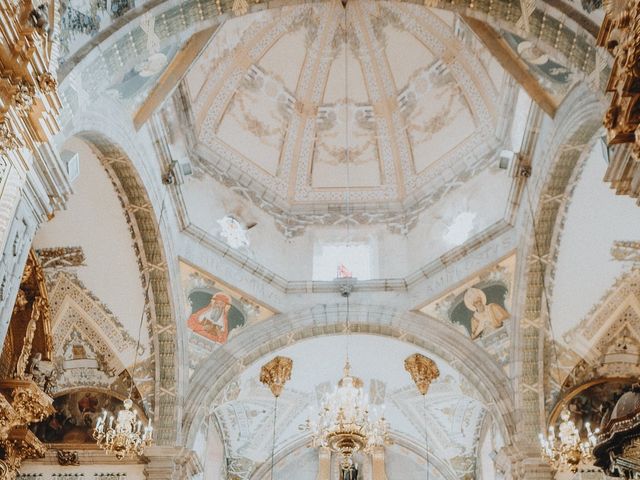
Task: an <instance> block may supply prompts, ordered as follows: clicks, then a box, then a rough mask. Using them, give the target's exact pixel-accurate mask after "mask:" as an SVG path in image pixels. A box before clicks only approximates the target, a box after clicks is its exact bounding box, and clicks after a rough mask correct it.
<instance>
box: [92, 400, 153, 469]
mask: <svg viewBox="0 0 640 480" xmlns="http://www.w3.org/2000/svg"><path fill="white" fill-rule="evenodd" d="M123 406H124V408H123V409H122V410H120V411H119V412H118V414H117V416H116V417H114V416H113V415H109V414H108V412H107V411H106V410H105V411H104V412H103V414H102V416H101V417H99V418H98V421H97V423H96V428H95V429H94V431H93V438H94V439H95V440H96V442H97V444H98V446H99V447H100V448H102V449H103V450H105V451H106V452H108V453H113V454H114V455H115V457H116V458H117V459H118V460H122V459H123V458H124V457H126V456H127V455H129V456H132V457H133V456H134V455H137V456H140V455H142V454H143V453H144V449H145V447H148V446H149V445H150V444H151V438H152V436H153V427H152V426H151V420H149V423H148V424H147V425H146V426H143V424H142V420H140V419H139V418H138V415H137V413H136V412H135V411H134V410H131V407H132V406H133V401H132V400H131V398H127V399H126V400H125V401H124V402H123ZM107 417H108V418H107Z"/></svg>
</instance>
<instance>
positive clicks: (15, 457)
mask: <svg viewBox="0 0 640 480" xmlns="http://www.w3.org/2000/svg"><path fill="white" fill-rule="evenodd" d="M0 446H1V447H2V449H3V450H4V454H5V455H4V457H5V458H4V464H5V465H0V470H2V468H6V470H7V471H6V473H5V475H4V476H0V478H2V480H12V479H14V478H15V477H16V474H17V472H18V470H19V469H20V467H21V466H22V461H23V460H24V459H27V458H42V457H44V454H45V452H46V447H45V446H44V445H43V444H42V443H41V442H40V440H38V439H37V438H36V436H35V435H34V434H33V432H31V430H29V429H27V428H26V427H20V428H14V429H13V430H12V431H11V433H10V434H9V437H8V438H6V439H5V440H2V441H0Z"/></svg>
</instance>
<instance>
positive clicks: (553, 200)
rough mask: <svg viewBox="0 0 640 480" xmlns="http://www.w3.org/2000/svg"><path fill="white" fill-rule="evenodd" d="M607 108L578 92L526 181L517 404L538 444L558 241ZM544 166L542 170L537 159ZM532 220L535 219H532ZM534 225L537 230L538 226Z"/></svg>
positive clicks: (525, 431) (527, 437) (526, 431)
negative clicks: (548, 294)
mask: <svg viewBox="0 0 640 480" xmlns="http://www.w3.org/2000/svg"><path fill="white" fill-rule="evenodd" d="M602 111H603V107H602V105H601V104H600V103H599V102H598V99H597V98H596V97H595V95H594V94H593V93H590V92H589V91H588V90H587V89H586V87H585V86H584V85H579V86H578V87H576V88H574V89H573V90H572V91H571V92H570V93H569V95H568V96H567V98H566V99H565V101H564V102H563V104H562V106H561V108H560V109H559V111H558V115H557V116H556V119H555V125H558V126H559V128H557V129H556V131H555V132H554V134H553V136H552V138H551V141H550V144H549V146H548V150H547V151H546V152H544V153H542V154H539V155H535V158H534V159H533V164H534V173H536V177H537V178H536V177H532V178H530V179H529V180H528V182H529V187H530V188H531V189H532V190H533V192H532V193H531V199H532V200H531V201H532V202H535V203H534V204H533V205H530V208H531V210H532V211H531V212H528V211H527V212H526V213H524V214H523V219H524V221H525V223H526V224H527V225H526V227H525V230H526V232H527V233H526V236H527V237H528V240H527V243H528V245H526V246H525V249H523V253H522V256H521V258H522V263H523V264H525V265H526V268H524V269H523V273H522V275H523V277H522V278H521V281H522V282H523V288H522V289H521V294H520V300H521V303H520V304H521V315H520V316H519V317H518V319H517V325H516V331H518V332H519V338H518V339H517V343H516V349H515V353H516V355H515V360H516V364H517V366H516V369H517V372H518V379H517V382H518V384H519V387H518V389H517V391H518V398H517V400H516V402H517V403H518V405H519V410H520V411H521V416H522V418H521V421H520V422H519V427H520V429H521V430H520V432H519V433H520V436H521V438H522V439H523V440H524V441H525V442H528V443H530V444H535V445H537V436H538V433H539V432H540V431H542V430H541V429H542V428H543V426H544V424H545V422H546V417H547V415H546V413H547V412H546V407H545V400H547V399H548V395H549V394H550V393H551V391H552V385H551V384H550V383H549V378H550V370H549V367H550V363H549V362H548V361H547V360H548V359H549V358H550V357H549V346H550V344H549V343H548V339H547V332H548V328H547V326H548V314H547V312H546V306H545V301H546V300H545V287H547V288H546V290H547V291H548V286H549V285H550V280H551V279H552V275H553V271H554V268H555V254H556V248H557V244H558V239H559V236H560V233H561V231H562V228H563V226H564V214H565V212H566V209H567V207H568V202H569V199H570V197H571V193H572V180H573V179H574V178H575V175H576V172H577V171H578V170H579V168H580V162H581V161H583V160H584V159H585V158H586V156H587V155H588V153H589V152H590V150H591V148H592V145H593V141H594V139H595V138H596V135H597V133H598V131H599V129H600V128H601V125H602ZM537 159H539V160H540V161H541V162H544V163H543V165H541V166H540V167H538V168H539V169H537V168H536V167H537V165H536V163H535V162H536V160H537ZM531 216H533V219H532V218H531ZM534 224H535V229H534V226H533V225H534Z"/></svg>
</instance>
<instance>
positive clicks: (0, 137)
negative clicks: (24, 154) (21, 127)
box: [0, 119, 20, 155]
mask: <svg viewBox="0 0 640 480" xmlns="http://www.w3.org/2000/svg"><path fill="white" fill-rule="evenodd" d="M18 147H20V141H19V140H18V137H17V136H16V135H15V133H14V132H13V130H12V128H11V125H10V123H9V120H7V119H5V120H4V121H1V122H0V155H4V154H6V153H7V152H8V151H10V150H13V149H15V148H18Z"/></svg>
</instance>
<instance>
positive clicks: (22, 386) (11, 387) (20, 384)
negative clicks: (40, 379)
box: [0, 380, 54, 425]
mask: <svg viewBox="0 0 640 480" xmlns="http://www.w3.org/2000/svg"><path fill="white" fill-rule="evenodd" d="M0 391H1V392H2V393H3V394H4V396H5V397H7V398H10V399H11V407H12V408H13V410H14V411H15V414H16V417H17V420H18V423H20V424H23V425H24V424H28V423H32V422H39V421H41V420H43V419H44V418H46V417H47V416H49V415H51V414H52V413H53V411H54V409H53V399H52V398H51V397H49V395H47V394H46V393H44V392H43V391H42V390H40V388H39V387H38V386H37V385H36V384H35V382H33V381H32V380H3V381H0Z"/></svg>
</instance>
